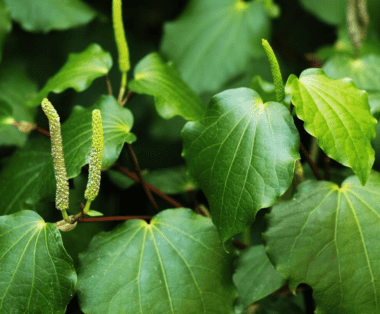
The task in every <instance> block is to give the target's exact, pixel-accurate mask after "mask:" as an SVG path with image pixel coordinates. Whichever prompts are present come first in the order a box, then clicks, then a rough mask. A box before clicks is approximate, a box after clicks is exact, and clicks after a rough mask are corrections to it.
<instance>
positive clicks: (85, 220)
mask: <svg viewBox="0 0 380 314" xmlns="http://www.w3.org/2000/svg"><path fill="white" fill-rule="evenodd" d="M130 219H144V220H150V219H152V216H113V217H112V216H111V217H86V218H83V217H82V218H78V219H77V221H78V222H79V223H89V222H100V221H118V220H130Z"/></svg>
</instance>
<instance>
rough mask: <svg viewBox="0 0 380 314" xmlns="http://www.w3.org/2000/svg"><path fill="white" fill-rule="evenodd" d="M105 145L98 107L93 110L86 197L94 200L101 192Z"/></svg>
mask: <svg viewBox="0 0 380 314" xmlns="http://www.w3.org/2000/svg"><path fill="white" fill-rule="evenodd" d="M103 147H104V138H103V125H102V116H101V114H100V111H99V110H98V109H95V110H94V111H92V151H91V156H90V165H89V174H88V183H87V187H86V192H85V194H84V197H85V198H86V199H87V200H88V201H90V202H91V201H93V200H94V199H95V197H96V196H97V195H98V193H99V187H100V171H101V166H102V155H103Z"/></svg>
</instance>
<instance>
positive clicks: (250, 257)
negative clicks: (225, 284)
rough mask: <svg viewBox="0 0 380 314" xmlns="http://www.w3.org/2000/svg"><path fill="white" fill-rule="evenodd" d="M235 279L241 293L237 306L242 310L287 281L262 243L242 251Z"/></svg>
mask: <svg viewBox="0 0 380 314" xmlns="http://www.w3.org/2000/svg"><path fill="white" fill-rule="evenodd" d="M233 281H234V284H235V286H236V289H237V291H238V295H239V298H238V299H237V302H236V306H237V307H238V308H239V309H241V310H244V309H246V308H247V307H248V306H249V305H250V304H252V303H253V302H257V301H259V300H261V299H263V298H265V297H266V296H268V295H269V294H271V293H273V292H274V291H276V290H278V289H280V288H281V286H282V285H283V284H284V283H285V279H284V277H282V275H281V274H280V273H279V272H278V271H277V270H276V269H275V268H274V266H273V265H272V263H271V262H270V260H269V258H268V256H267V254H266V253H265V248H264V245H262V244H260V245H255V246H252V247H250V248H248V249H246V250H244V251H243V252H242V253H241V255H240V256H239V258H238V261H237V266H236V272H235V274H234V276H233Z"/></svg>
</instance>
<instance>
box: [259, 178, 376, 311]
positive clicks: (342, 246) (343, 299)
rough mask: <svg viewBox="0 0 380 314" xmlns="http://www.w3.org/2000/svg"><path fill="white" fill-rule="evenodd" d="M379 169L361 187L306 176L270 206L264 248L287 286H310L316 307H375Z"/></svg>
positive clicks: (356, 183) (355, 180)
mask: <svg viewBox="0 0 380 314" xmlns="http://www.w3.org/2000/svg"><path fill="white" fill-rule="evenodd" d="M379 195H380V175H379V173H377V172H372V173H371V176H370V177H369V181H368V183H367V185H366V186H365V187H362V186H361V184H360V182H359V180H358V178H357V177H355V176H351V177H349V178H347V179H346V180H345V181H344V182H343V183H342V186H341V187H340V188H339V186H337V185H336V184H334V183H331V182H315V181H306V182H305V183H303V184H301V185H300V186H299V188H298V192H297V193H296V194H295V196H294V198H293V199H292V200H291V201H287V202H283V203H280V204H276V205H275V206H273V208H272V211H271V213H270V215H269V220H268V221H269V228H268V231H267V232H266V233H265V238H266V244H267V248H268V254H269V256H270V258H271V260H272V261H273V262H274V263H275V266H276V268H277V270H278V271H279V272H280V273H281V274H282V275H283V276H284V277H285V278H286V279H287V281H288V283H289V286H290V288H291V290H292V291H294V290H295V288H296V287H297V285H298V284H299V283H307V284H309V285H310V286H311V287H312V288H313V291H314V293H313V297H314V299H315V300H316V304H317V311H316V313H336V314H341V313H342V314H343V313H344V314H350V313H378V312H379V310H380V304H379V301H378V300H379V298H380V282H379V281H378V280H377V278H379V276H380V259H379V251H380V244H379V241H378V240H377V239H379V237H380V229H379V228H378V226H379V224H380V202H379V201H380V196H379Z"/></svg>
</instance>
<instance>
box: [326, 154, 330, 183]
mask: <svg viewBox="0 0 380 314" xmlns="http://www.w3.org/2000/svg"><path fill="white" fill-rule="evenodd" d="M329 166H330V157H329V156H327V155H325V180H326V181H330V167H329Z"/></svg>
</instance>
